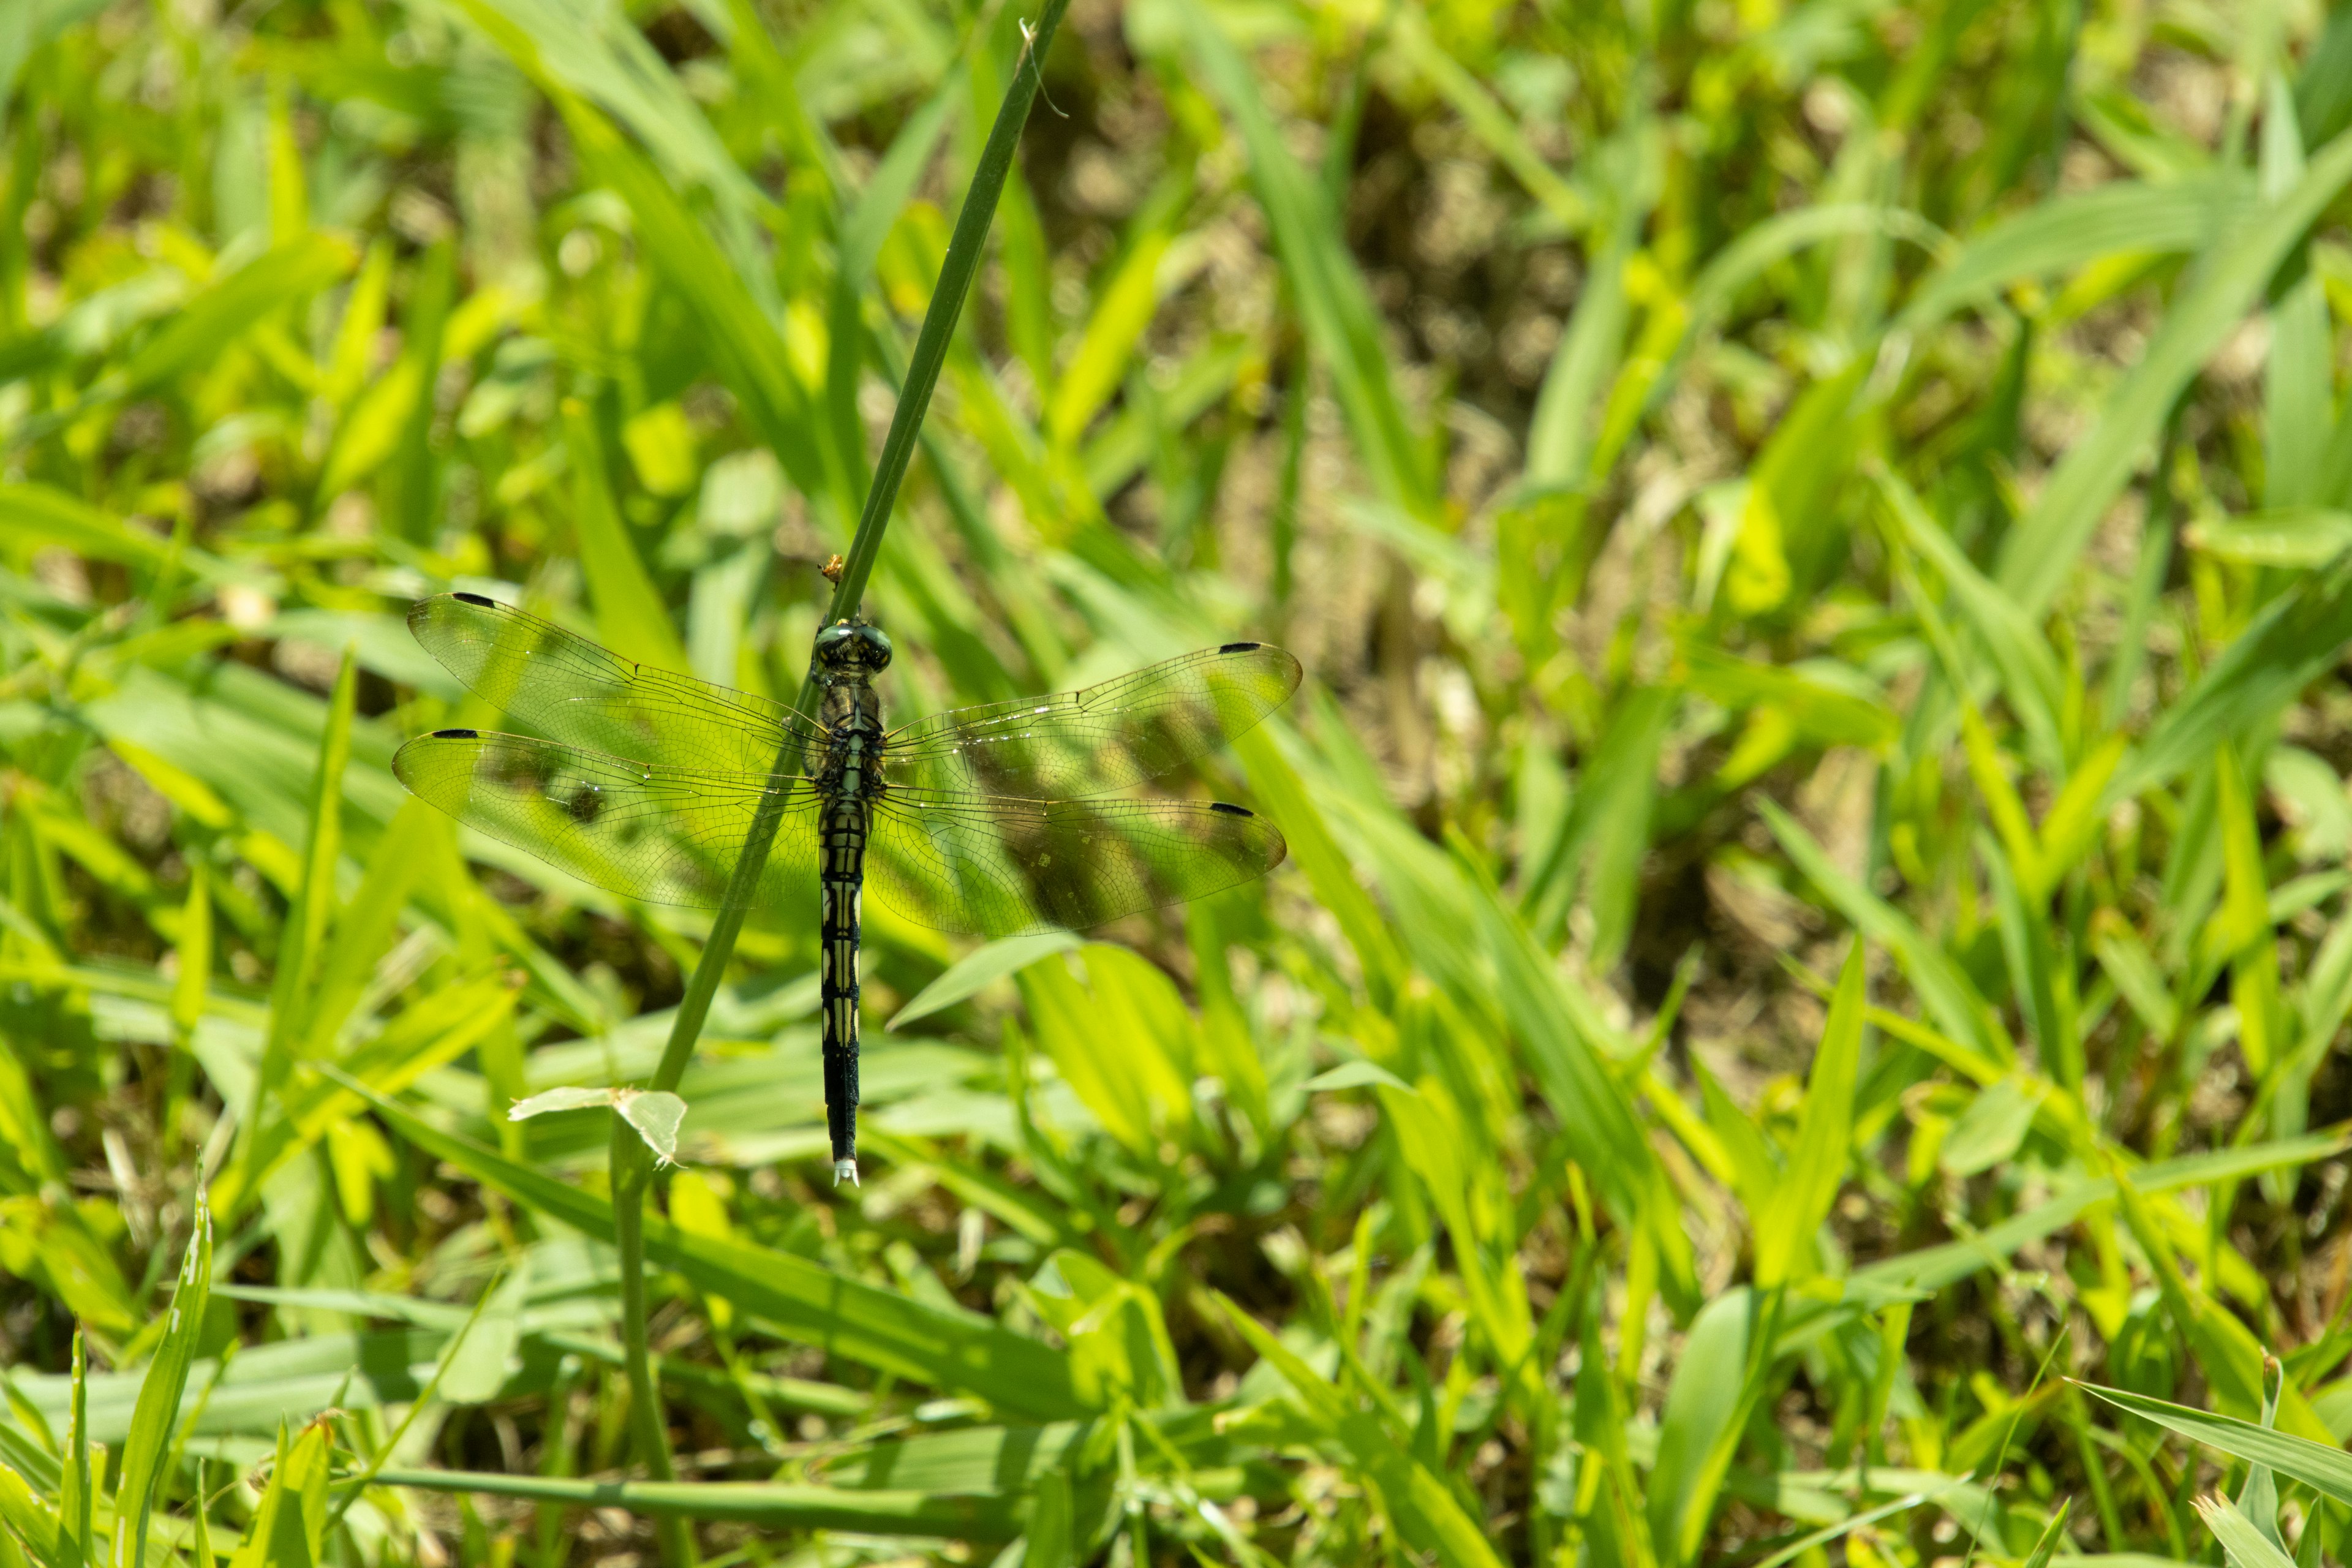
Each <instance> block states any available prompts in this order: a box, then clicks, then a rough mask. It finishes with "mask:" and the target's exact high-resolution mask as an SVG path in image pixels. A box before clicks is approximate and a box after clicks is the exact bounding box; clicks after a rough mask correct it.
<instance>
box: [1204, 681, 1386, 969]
mask: <svg viewBox="0 0 2352 1568" xmlns="http://www.w3.org/2000/svg"><path fill="white" fill-rule="evenodd" d="M1233 749H1234V755H1235V756H1237V757H1239V758H1240V759H1241V763H1242V766H1243V767H1244V769H1245V770H1247V772H1248V773H1249V781H1250V788H1251V790H1252V791H1253V792H1254V793H1255V796H1256V798H1257V800H1258V802H1259V809H1260V810H1261V811H1263V812H1264V813H1265V816H1268V817H1270V818H1272V819H1273V820H1274V821H1276V822H1279V823H1280V824H1282V832H1283V837H1285V838H1286V840H1288V842H1289V845H1290V858H1291V859H1292V860H1294V861H1295V862H1297V866H1298V868H1299V869H1300V870H1302V871H1304V872H1306V873H1307V881H1308V883H1309V884H1310V885H1311V886H1312V887H1313V888H1314V889H1315V898H1316V901H1317V902H1318V903H1319V904H1321V905H1322V906H1323V907H1324V908H1325V909H1327V910H1329V911H1330V912H1331V914H1332V916H1333V917H1334V918H1335V919H1336V920H1338V921H1339V929H1340V931H1342V932H1344V933H1345V934H1346V936H1347V938H1348V943H1349V946H1350V947H1352V948H1353V949H1354V950H1355V953H1356V961H1357V963H1360V964H1361V965H1362V967H1363V971H1364V981H1365V984H1366V987H1367V988H1368V989H1369V990H1370V992H1371V995H1372V1001H1373V1005H1375V1006H1381V1005H1388V1004H1389V1003H1390V1002H1391V1001H1392V1000H1393V998H1394V997H1395V996H1396V995H1397V994H1398V992H1399V991H1400V990H1401V989H1402V984H1403V980H1404V976H1405V973H1406V964H1405V961H1404V956H1403V954H1402V952H1399V951H1398V948H1397V945H1396V938H1395V936H1394V935H1393V934H1392V933H1391V931H1390V929H1389V925H1388V922H1387V921H1385V920H1384V919H1382V918H1381V911H1380V907H1379V906H1378V905H1376V904H1375V903H1373V902H1372V897H1371V895H1370V893H1368V892H1366V891H1365V890H1364V887H1363V884H1362V883H1361V882H1360V881H1358V880H1357V879H1356V868H1355V867H1354V866H1352V865H1350V864H1349V860H1348V858H1347V857H1346V855H1344V854H1343V853H1341V851H1340V849H1339V845H1338V843H1337V842H1335V841H1334V840H1333V838H1332V837H1331V829H1330V826H1329V824H1328V822H1327V821H1326V820H1325V818H1324V814H1323V810H1322V807H1321V806H1320V805H1318V804H1317V803H1316V801H1315V799H1314V797H1313V795H1311V794H1310V793H1309V792H1308V791H1307V787H1306V785H1305V784H1304V783H1302V782H1301V780H1300V778H1299V776H1298V773H1297V770H1296V769H1295V768H1293V767H1292V766H1291V764H1290V762H1289V759H1287V758H1286V757H1285V756H1284V755H1283V754H1282V749H1281V746H1280V745H1279V743H1278V742H1276V741H1275V739H1274V737H1273V734H1272V726H1269V725H1265V724H1260V725H1257V726H1255V727H1254V728H1252V729H1251V730H1249V731H1247V732H1246V733H1244V734H1243V735H1241V736H1239V737H1237V738H1236V739H1235V740H1234V744H1233Z"/></svg>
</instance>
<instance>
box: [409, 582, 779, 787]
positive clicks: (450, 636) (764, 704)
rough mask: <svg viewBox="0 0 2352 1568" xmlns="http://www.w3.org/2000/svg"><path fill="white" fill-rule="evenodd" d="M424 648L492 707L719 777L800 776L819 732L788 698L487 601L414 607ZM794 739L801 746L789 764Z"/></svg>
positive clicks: (434, 601)
mask: <svg viewBox="0 0 2352 1568" xmlns="http://www.w3.org/2000/svg"><path fill="white" fill-rule="evenodd" d="M408 629H409V630H410V631H411V632H413V633H415V637H416V640H417V641H418V642H419V643H421V644H423V645H424V647H425V652H427V653H429V654H431V655H432V656H433V657H434V658H437V659H439V660H440V661H441V662H442V663H443V664H444V665H446V666H447V667H448V669H449V673H450V674H452V675H454V676H456V677H457V679H459V680H462V681H464V682H465V683H466V684H467V686H468V687H469V688H471V689H473V690H474V691H475V692H476V693H477V694H478V695H479V696H480V697H481V698H482V699H483V700H485V701H488V702H490V703H493V704H495V705H496V706H497V707H499V709H500V710H503V711H505V712H507V713H509V714H511V715H512V716H513V717H515V718H517V719H520V720H521V721H523V722H524V723H526V724H528V725H530V727H531V728H532V729H534V730H538V731H542V732H544V733H545V734H547V735H549V736H551V738H553V739H555V740H558V741H562V742H567V743H568V744H571V745H574V746H584V747H586V748H588V749H589V750H590V751H593V752H606V753H609V754H610V755H613V756H616V757H629V758H634V759H635V760H637V761H639V762H646V763H663V764H666V765H667V766H670V767H674V768H686V769H690V770H694V771H698V772H707V773H759V774H763V775H764V774H767V773H801V772H803V771H805V769H804V767H803V762H804V761H805V759H806V758H807V757H808V756H811V755H814V747H815V746H818V745H822V743H823V742H822V739H821V732H820V731H818V729H817V727H816V726H815V725H814V724H811V723H810V722H809V721H807V720H805V719H803V718H802V717H801V716H800V715H798V714H796V713H794V712H793V710H791V709H789V708H786V707H785V706H784V705H783V704H782V703H781V702H772V701H770V700H768V699H766V698H764V697H754V696H752V695H751V693H750V692H748V691H730V689H727V688H726V687H724V686H714V685H712V684H711V683H710V682H709V681H707V680H697V679H694V677H692V676H690V675H678V674H675V673H673V672H672V671H669V670H667V669H656V668H654V667H653V666H651V665H646V664H639V663H637V662H636V661H635V659H628V658H622V657H621V656H620V655H618V654H616V653H614V652H612V651H611V650H610V649H608V648H603V647H598V646H597V645H596V644H594V643H592V642H590V641H589V640H588V639H587V638H585V637H574V636H572V634H571V633H570V632H567V631H565V630H564V629H563V628H562V626H555V625H552V624H551V623H550V622H547V621H542V620H541V619H540V618H539V617H538V616H533V615H527V614H525V613H524V612H523V611H521V610H518V609H516V608H514V607H513V606H512V605H501V604H499V603H498V602H497V601H496V600H494V599H486V598H484V597H482V596H481V595H478V594H441V595H436V596H434V597H433V598H430V599H423V600H420V601H418V602H417V603H416V604H415V605H412V606H410V608H409V612H408ZM788 734H789V735H791V736H792V737H793V739H794V740H795V741H796V742H798V746H797V748H796V749H795V751H794V752H793V755H792V756H791V757H790V758H788V759H787V760H786V762H785V764H784V765H783V766H782V767H781V768H779V767H778V766H777V762H776V757H777V752H778V751H779V750H780V749H781V748H782V744H783V742H784V739H785V737H786V736H787V735H788Z"/></svg>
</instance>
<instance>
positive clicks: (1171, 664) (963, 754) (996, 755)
mask: <svg viewBox="0 0 2352 1568" xmlns="http://www.w3.org/2000/svg"><path fill="white" fill-rule="evenodd" d="M1297 689H1298V661H1297V659H1295V658H1291V657H1290V655H1288V654H1286V653H1285V652H1284V651H1283V650H1282V649H1280V648H1278V647H1274V646H1273V645H1272V644H1270V643H1257V642H1237V643H1227V644H1226V645H1225V646H1224V647H1213V648H1203V649H1202V651H1201V652H1199V653H1188V654H1186V655H1184V656H1183V657H1182V658H1171V659H1169V660H1167V661H1165V662H1164V663H1160V664H1155V665H1151V666H1150V667H1149V668H1143V669H1139V670H1137V671H1135V672H1134V673H1133V674H1131V675H1122V676H1120V677H1119V678H1118V679H1116V680H1106V681H1104V682H1103V683H1102V684H1101V685H1099V686H1089V687H1087V689H1085V690H1083V691H1066V692H1064V693H1062V694H1061V695H1060V696H1058V697H1034V698H1030V699H1027V700H1023V701H1015V702H992V703H989V704H987V705H985V706H982V707H978V708H959V709H956V710H953V711H952V712H948V713H940V714H938V715H935V716H934V717H932V718H929V719H924V720H919V721H916V722H915V723H912V724H908V725H906V726H904V727H903V728H901V729H898V730H895V731H891V733H890V734H889V736H888V737H887V739H886V740H885V741H884V742H883V748H882V761H883V776H884V777H886V778H887V779H889V780H891V781H892V782H893V784H898V785H903V786H905V787H907V788H908V789H911V790H917V791H924V790H929V791H933V792H939V793H947V792H955V791H966V790H971V791H978V792H979V793H981V794H982V795H1009V796H1015V797H1023V798H1031V797H1034V798H1037V799H1046V800H1066V799H1073V798H1076V799H1083V798H1085V797H1087V796H1088V795H1102V794H1105V793H1107V792H1108V791H1110V790H1115V789H1125V788H1127V787H1128V786H1129V785H1130V784H1140V783H1142V782H1143V781H1144V780H1146V779H1150V778H1157V777H1159V776H1160V774H1162V773H1167V772H1169V771H1170V770H1171V769H1173V768H1176V767H1179V766H1181V765H1182V764H1183V763H1187V762H1190V761H1191V760H1192V759H1193V758H1194V757H1198V756H1201V755H1203V754H1204V753H1206V752H1213V751H1214V750H1215V749H1216V748H1217V747H1219V746H1221V745H1223V743H1224V742H1226V741H1228V740H1230V739H1232V738H1233V737H1234V736H1235V735H1238V734H1240V733H1241V732H1242V731H1244V730H1246V729H1248V728H1250V726H1252V725H1253V724H1255V723H1256V722H1257V721H1259V720H1261V719H1263V718H1265V716H1266V715H1267V714H1268V713H1271V712H1273V711H1274V710H1276V708H1279V707H1281V706H1282V705H1283V704H1284V703H1285V702H1287V701H1288V700H1290V694H1291V693H1292V692H1294V691H1296V690H1297ZM1277 842H1279V840H1277Z"/></svg>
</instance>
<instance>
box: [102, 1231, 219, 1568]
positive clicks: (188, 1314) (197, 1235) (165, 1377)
mask: <svg viewBox="0 0 2352 1568" xmlns="http://www.w3.org/2000/svg"><path fill="white" fill-rule="evenodd" d="M212 1274H213V1216H212V1211H211V1210H210V1209H208V1208H207V1207H206V1206H205V1198H204V1194H203V1193H202V1192H201V1191H199V1192H198V1193H197V1194H196V1219H195V1228H194V1233H193V1234H192V1235H191V1236H190V1237H189V1238H188V1249H187V1252H186V1254H185V1256H184V1258H182V1260H181V1263H180V1278H179V1282H178V1284H177V1285H176V1286H174V1287H173V1291H172V1304H171V1306H170V1308H169V1309H168V1311H169V1313H170V1326H169V1327H168V1328H166V1329H165V1330H164V1331H163V1342H162V1343H161V1344H160V1345H158V1346H157V1347H156V1350H155V1359H154V1360H153V1361H152V1362H150V1363H148V1366H147V1376H146V1379H145V1381H143V1382H142V1383H141V1384H140V1385H139V1404H138V1405H137V1407H136V1408H135V1409H134V1410H133V1411H132V1412H131V1436H130V1438H129V1440H128V1441H127V1442H126V1443H124V1445H123V1448H122V1480H121V1485H120V1486H118V1487H117V1488H116V1489H115V1494H114V1511H115V1521H116V1522H115V1528H114V1557H113V1563H114V1568H143V1564H144V1563H146V1560H147V1524H148V1520H149V1519H150V1518H151V1517H152V1514H153V1511H154V1507H155V1491H156V1488H157V1486H158V1485H159V1484H160V1483H161V1482H162V1480H163V1458H164V1456H165V1455H166V1454H168V1453H169V1452H170V1451H171V1448H172V1438H173V1433H174V1430H175V1429H176V1427H177V1426H178V1423H179V1419H180V1400H181V1396H182V1394H184V1392H185V1391H186V1389H187V1386H188V1367H189V1364H190V1363H193V1362H194V1360H195V1355H196V1341H197V1338H198V1336H200V1335H201V1334H202V1333H203V1332H204V1326H205V1303H206V1302H207V1301H208V1300H210V1299H211V1292H212Z"/></svg>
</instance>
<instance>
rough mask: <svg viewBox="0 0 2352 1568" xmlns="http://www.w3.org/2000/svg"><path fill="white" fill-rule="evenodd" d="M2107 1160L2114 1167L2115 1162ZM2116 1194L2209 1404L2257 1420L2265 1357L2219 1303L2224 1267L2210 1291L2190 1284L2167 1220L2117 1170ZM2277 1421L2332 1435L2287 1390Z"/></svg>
mask: <svg viewBox="0 0 2352 1568" xmlns="http://www.w3.org/2000/svg"><path fill="white" fill-rule="evenodd" d="M2109 1158H2110V1161H2111V1162H2112V1161H2113V1158H2114V1157H2113V1156H2112V1155H2111V1156H2110V1157H2109ZM2115 1187H2116V1206H2117V1208H2118V1209H2119V1210H2120V1211H2121V1212H2122V1215H2123V1217H2124V1221H2125V1223H2126V1225H2127V1226H2130V1227H2131V1234H2132V1237H2133V1239H2134V1240H2136V1241H2137V1242H2138V1243H2139V1247H2140V1250H2141V1251H2142V1252H2143V1253H2145V1254H2146V1255H2147V1258H2148V1261H2149V1263H2150V1265H2151V1266H2152V1267H2153V1268H2154V1271H2155V1273H2156V1278H2157V1283H2158V1287H2159V1288H2160V1289H2162V1290H2163V1292H2164V1302H2165V1308H2166V1310H2167V1311H2168V1313H2169V1314H2170V1316H2171V1319H2172V1322H2173V1326H2174V1328H2175V1330H2176V1331H2178V1332H2179V1336H2180V1339H2181V1341H2182V1342H2183V1344H2184V1345H2185V1346H2186V1347H2187V1349H2188V1351H2189V1354H2190V1355H2191V1356H2193V1357H2194V1358H2195V1359H2196V1362H2197V1364H2198V1366H2199V1367H2200V1369H2201V1370H2202V1371H2203V1372H2204V1374H2205V1381H2206V1384H2207V1387H2208V1388H2209V1389H2210V1391H2211V1394H2212V1396H2213V1399H2214V1402H2215V1403H2216V1404H2220V1405H2236V1406H2237V1407H2238V1408H2240V1409H2242V1410H2248V1411H2252V1412H2256V1413H2260V1412H2261V1411H2262V1410H2263V1405H2264V1404H2265V1401H2266V1399H2267V1398H2268V1396H2269V1393H2270V1391H2269V1389H2268V1388H2267V1386H2266V1383H2267V1379H2266V1377H2265V1375H2264V1363H2265V1362H2266V1360H2267V1356H2266V1353H2265V1352H2264V1351H2263V1345H2262V1343H2261V1342H2260V1341H2258V1340H2256V1339H2255V1338H2254V1333H2253V1331H2252V1329H2250V1328H2248V1327H2247V1326H2246V1325H2245V1323H2244V1322H2243V1321H2241V1320H2240V1319H2239V1317H2238V1316H2237V1314H2236V1313H2234V1312H2232V1311H2231V1310H2229V1308H2228V1307H2227V1306H2225V1305H2224V1304H2223V1303H2222V1302H2221V1300H2217V1299H2216V1295H2215V1292H2216V1291H2218V1290H2219V1289H2221V1286H2223V1285H2226V1284H2228V1283H2229V1278H2228V1274H2229V1271H2228V1269H2227V1268H2226V1266H2224V1267H2221V1268H2215V1269H2214V1273H2215V1275H2216V1276H2218V1277H2219V1278H2218V1279H2217V1280H2215V1281H2213V1282H2212V1283H2211V1284H2210V1288H2209V1283H2208V1282H2207V1281H2203V1280H2192V1279H2189V1277H2188V1275H2187V1274H2186V1272H2185V1271H2184V1270H2183V1269H2182V1268H2181V1267H2180V1260H2179V1256H2178V1254H2177V1252H2176V1250H2175V1247H2176V1243H2175V1239H2174V1237H2173V1236H2172V1235H2170V1234H2168V1227H2167V1226H2166V1224H2165V1219H2166V1216H2165V1215H2163V1214H2161V1213H2159V1212H2158V1205H2156V1204H2154V1203H2151V1202H2150V1201H2149V1195H2148V1194H2147V1193H2145V1192H2144V1191H2142V1190H2141V1188H2140V1186H2139V1184H2138V1183H2137V1181H2136V1180H2134V1179H2132V1178H2131V1177H2129V1176H2128V1175H2126V1174H2125V1173H2123V1172H2122V1171H2121V1169H2120V1166H2119V1165H2118V1166H2117V1168H2116V1177H2115ZM2180 1228H2181V1229H2183V1230H2186V1231H2187V1232H2188V1237H2187V1238H2188V1239H2189V1240H2191V1241H2192V1242H2203V1241H2204V1240H2205V1237H2204V1236H2203V1235H2202V1234H2201V1232H2202V1228H2203V1227H2201V1226H2194V1225H2193V1223H2192V1224H2189V1225H2184V1226H2181V1227H2180ZM2225 1245H2226V1244H2225ZM2215 1261H2217V1259H2215V1258H2213V1257H2212V1255H2211V1254H2210V1252H2209V1255H2208V1257H2207V1258H2204V1259H2200V1262H2205V1263H2208V1264H2209V1265H2210V1264H2211V1263H2214V1262H2215ZM2238 1263H2239V1267H2240V1268H2241V1269H2243V1268H2244V1259H2243V1258H2239V1259H2238ZM2261 1289H2262V1287H2261V1283H2260V1281H2259V1279H2257V1280H2256V1281H2255V1282H2254V1292H2253V1293H2255V1294H2256V1295H2259V1294H2260V1293H2261ZM2278 1416H2279V1426H2280V1427H2281V1428H2282V1429H2283V1430H2284V1431H2287V1432H2292V1433H2295V1434H2297V1435H2300V1436H2308V1437H2314V1438H2321V1437H2327V1436H2332V1434H2330V1433H2329V1431H2328V1429H2327V1426H2326V1423H2325V1422H2323V1421H2321V1420H2320V1419H2319V1416H2318V1415H2317V1414H2316V1413H2315V1412H2314V1411H2313V1409H2312V1408H2311V1404H2310V1402H2309V1401H2308V1400H2306V1399H2305V1398H2304V1396H2303V1394H2302V1392H2301V1391H2300V1390H2299V1389H2297V1388H2295V1387H2294V1385H2293V1384H2287V1385H2286V1386H2285V1387H2284V1389H2283V1390H2282V1391H2281V1394H2280V1398H2279V1410H2278Z"/></svg>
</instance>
